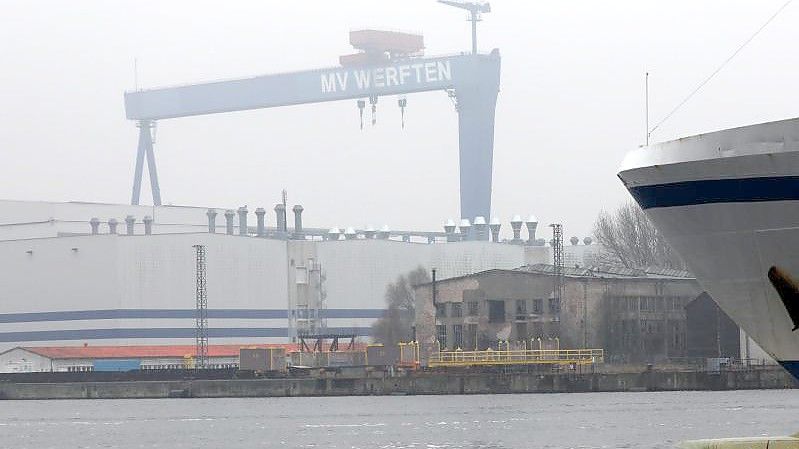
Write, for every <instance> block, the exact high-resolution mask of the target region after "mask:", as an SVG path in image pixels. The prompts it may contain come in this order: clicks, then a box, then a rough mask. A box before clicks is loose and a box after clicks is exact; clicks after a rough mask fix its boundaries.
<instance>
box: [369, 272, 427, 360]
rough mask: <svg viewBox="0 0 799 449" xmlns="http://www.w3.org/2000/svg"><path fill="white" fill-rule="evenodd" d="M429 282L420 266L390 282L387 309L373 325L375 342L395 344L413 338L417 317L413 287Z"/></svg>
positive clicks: (386, 296) (386, 298)
mask: <svg viewBox="0 0 799 449" xmlns="http://www.w3.org/2000/svg"><path fill="white" fill-rule="evenodd" d="M427 282H430V276H428V274H427V270H426V269H425V268H424V267H421V266H420V267H419V268H416V269H415V270H413V271H411V272H410V273H408V274H404V275H400V276H399V277H398V278H397V280H396V281H395V282H393V283H391V284H388V286H387V287H386V295H385V300H386V305H387V308H386V311H385V313H384V314H383V317H382V318H380V319H379V320H377V322H375V324H374V325H372V338H373V339H374V340H375V342H377V343H382V344H384V345H386V346H395V345H396V344H397V343H398V342H401V341H410V340H411V339H413V323H414V319H415V318H416V305H415V301H416V299H415V297H414V293H413V287H415V286H417V285H420V284H425V283H427Z"/></svg>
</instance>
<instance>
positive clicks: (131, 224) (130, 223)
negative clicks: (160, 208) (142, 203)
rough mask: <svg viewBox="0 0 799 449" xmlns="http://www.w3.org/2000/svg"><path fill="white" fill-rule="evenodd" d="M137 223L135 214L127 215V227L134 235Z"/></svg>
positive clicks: (130, 233)
mask: <svg viewBox="0 0 799 449" xmlns="http://www.w3.org/2000/svg"><path fill="white" fill-rule="evenodd" d="M135 225H136V219H135V218H133V215H128V216H127V217H125V227H126V228H127V233H128V235H133V233H134V226H135Z"/></svg>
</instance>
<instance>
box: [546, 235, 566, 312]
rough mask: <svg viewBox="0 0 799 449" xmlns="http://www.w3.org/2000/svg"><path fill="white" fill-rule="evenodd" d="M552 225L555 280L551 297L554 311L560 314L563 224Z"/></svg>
mask: <svg viewBox="0 0 799 449" xmlns="http://www.w3.org/2000/svg"><path fill="white" fill-rule="evenodd" d="M549 226H550V227H552V259H553V264H552V265H553V268H554V270H553V271H554V274H555V282H554V285H553V287H552V298H553V303H554V304H555V313H557V314H558V315H560V307H561V304H560V302H561V300H562V299H563V287H564V285H563V225H561V224H560V223H553V224H551V225H549Z"/></svg>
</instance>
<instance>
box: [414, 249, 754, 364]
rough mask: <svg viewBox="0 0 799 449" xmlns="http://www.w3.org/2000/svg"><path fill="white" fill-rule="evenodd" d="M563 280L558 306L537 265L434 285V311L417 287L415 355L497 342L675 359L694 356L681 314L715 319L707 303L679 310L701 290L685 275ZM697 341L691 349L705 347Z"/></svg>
mask: <svg viewBox="0 0 799 449" xmlns="http://www.w3.org/2000/svg"><path fill="white" fill-rule="evenodd" d="M563 273H564V278H563V280H564V285H565V288H564V294H563V297H562V298H561V301H560V302H558V301H557V299H556V298H554V297H553V285H554V282H555V276H554V269H553V266H552V265H545V264H537V265H530V266H525V267H522V268H519V269H515V270H488V271H483V272H479V273H475V274H472V275H467V276H461V277H455V278H449V279H444V280H440V281H437V282H436V285H435V289H436V292H435V293H436V295H435V296H436V301H435V305H434V304H433V284H432V283H430V284H424V285H421V286H418V287H417V288H416V335H417V340H419V342H420V343H421V346H422V351H423V352H427V353H429V352H430V351H433V350H435V348H436V347H437V346H438V343H440V344H441V346H442V347H443V348H447V349H456V348H461V349H464V350H474V349H486V348H488V347H496V345H497V342H498V341H499V340H502V341H510V342H521V341H525V340H527V341H530V340H531V339H536V338H543V339H546V338H555V337H557V338H559V339H560V347H561V348H564V349H566V348H601V349H604V350H605V354H606V361H609V362H611V363H613V362H617V363H622V362H650V361H659V360H665V359H680V358H685V357H687V356H689V355H691V354H693V353H694V352H695V351H692V350H691V348H690V347H689V346H688V345H689V340H688V316H687V315H688V311H690V310H696V313H703V314H704V313H706V314H712V315H713V317H715V316H716V314H717V313H722V314H723V312H721V311H720V310H717V309H718V308H717V307H716V306H715V303H712V306H711V307H710V308H708V307H707V304H705V306H704V307H694V308H687V306H688V304H689V303H691V302H692V301H694V300H695V299H696V298H697V297H698V296H700V294H702V289H701V288H700V287H699V285H698V284H697V282H696V280H695V279H694V278H693V277H691V276H690V275H689V274H688V273H687V272H685V271H681V270H663V269H658V270H655V269H648V270H635V269H628V268H620V267H591V268H564V272H563ZM711 309H712V310H711ZM702 319H703V317H701V316H696V317H693V320H692V321H694V322H701V321H702ZM714 320H715V318H714ZM727 337H729V338H728V339H730V340H732V339H733V336H731V334H730V335H728V334H724V338H725V339H727ZM702 338H704V339H711V338H712V339H714V340H715V339H716V335H715V334H714V335H712V336H704V337H702ZM737 338H738V337H737V336H734V339H735V340H736V341H737ZM700 340H701V339H700ZM700 340H695V341H692V343H693V344H696V345H708V344H709V343H708V342H705V341H704V340H701V341H700Z"/></svg>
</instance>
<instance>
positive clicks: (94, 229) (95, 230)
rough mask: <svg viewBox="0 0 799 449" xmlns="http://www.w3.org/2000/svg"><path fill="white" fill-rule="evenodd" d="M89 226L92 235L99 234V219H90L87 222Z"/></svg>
mask: <svg viewBox="0 0 799 449" xmlns="http://www.w3.org/2000/svg"><path fill="white" fill-rule="evenodd" d="M89 225H90V226H91V227H92V235H97V234H99V233H100V219H99V218H97V217H94V218H92V219H91V220H89Z"/></svg>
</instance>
